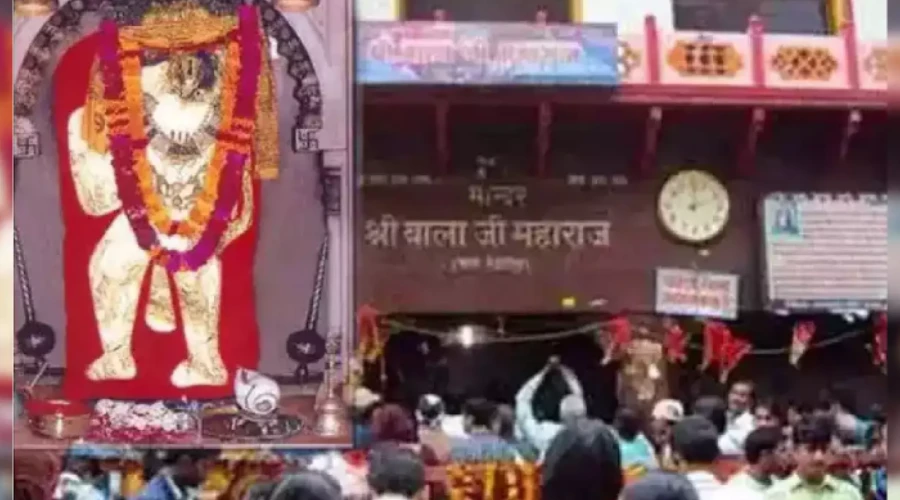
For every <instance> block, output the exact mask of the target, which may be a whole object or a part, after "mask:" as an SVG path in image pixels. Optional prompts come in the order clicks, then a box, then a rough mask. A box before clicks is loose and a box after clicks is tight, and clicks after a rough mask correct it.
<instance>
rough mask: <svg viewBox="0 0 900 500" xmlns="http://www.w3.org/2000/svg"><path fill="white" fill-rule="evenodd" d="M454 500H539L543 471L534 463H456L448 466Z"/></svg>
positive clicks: (449, 484)
mask: <svg viewBox="0 0 900 500" xmlns="http://www.w3.org/2000/svg"><path fill="white" fill-rule="evenodd" d="M446 472H447V489H448V496H449V499H450V500H482V499H491V500H536V499H537V498H538V482H539V470H538V467H537V465H535V464H532V463H527V462H526V463H516V462H511V461H510V462H505V461H504V462H484V463H452V464H450V465H448V466H447V468H446Z"/></svg>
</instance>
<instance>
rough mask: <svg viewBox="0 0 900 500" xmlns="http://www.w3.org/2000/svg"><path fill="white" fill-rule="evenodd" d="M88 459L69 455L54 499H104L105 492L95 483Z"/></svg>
mask: <svg viewBox="0 0 900 500" xmlns="http://www.w3.org/2000/svg"><path fill="white" fill-rule="evenodd" d="M90 469H91V466H90V464H89V463H88V461H87V460H82V459H78V458H72V457H69V458H67V459H66V464H65V465H64V467H63V472H62V473H61V474H60V475H59V479H58V480H57V483H56V490H55V491H54V492H53V500H68V499H74V500H102V499H103V498H104V495H103V492H101V491H100V489H99V488H97V487H96V486H95V485H94V484H93V479H94V477H93V474H92V472H91V470H90Z"/></svg>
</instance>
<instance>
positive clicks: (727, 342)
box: [357, 305, 888, 382]
mask: <svg viewBox="0 0 900 500" xmlns="http://www.w3.org/2000/svg"><path fill="white" fill-rule="evenodd" d="M702 325H703V328H702V332H701V336H702V340H703V342H702V344H701V345H696V344H692V343H691V342H690V339H691V334H690V333H688V332H686V331H685V330H684V329H683V327H682V326H681V324H680V323H679V322H678V321H677V320H675V319H673V318H664V319H663V320H662V335H661V336H660V334H659V329H655V331H651V330H650V329H648V328H646V327H644V326H641V325H636V324H635V323H634V322H633V321H632V320H631V319H630V318H629V317H627V316H624V315H620V316H616V317H614V318H612V319H610V320H608V321H603V322H595V323H590V324H587V325H584V326H580V327H577V328H573V329H569V330H563V331H556V332H547V333H541V334H529V335H520V336H516V335H509V334H508V333H507V332H505V331H496V332H489V333H486V334H483V335H481V336H480V338H479V339H478V340H477V341H476V342H475V343H478V344H490V343H520V342H541V341H548V340H559V339H563V338H567V337H573V336H577V335H586V334H587V335H591V336H593V338H594V340H595V342H597V343H598V345H600V346H601V347H602V348H603V351H604V355H603V359H602V360H601V361H600V362H601V363H602V364H609V363H611V362H613V361H615V360H618V359H621V357H623V356H625V355H626V354H627V350H628V346H629V345H630V344H631V342H632V341H634V340H636V338H642V339H647V338H649V339H651V340H657V341H659V342H660V343H661V344H662V347H663V350H664V353H665V357H666V360H667V361H668V362H669V363H671V364H683V363H686V362H687V360H688V349H699V350H701V351H702V361H701V363H700V366H699V368H700V369H701V370H702V371H706V370H709V369H711V368H712V369H715V370H717V372H718V375H719V379H720V380H721V381H722V382H725V381H726V380H727V379H728V376H729V375H730V374H731V372H732V371H733V370H734V369H735V368H736V367H737V366H738V365H739V364H740V362H741V361H742V360H743V359H744V358H745V357H746V356H748V355H784V354H787V357H788V362H789V363H790V364H791V365H792V366H794V367H798V368H799V366H800V361H801V359H802V358H803V356H804V355H805V354H806V353H807V352H808V351H809V350H810V349H814V348H817V347H825V346H827V345H832V344H836V343H839V342H844V341H846V340H849V339H851V338H855V337H858V336H861V335H865V334H867V333H870V334H871V335H872V337H871V339H872V341H871V343H870V345H869V348H870V350H871V352H872V363H873V364H874V365H875V366H876V367H879V368H880V369H881V370H882V372H884V373H887V343H888V334H887V328H888V324H887V314H886V313H883V312H882V313H878V314H877V315H876V316H875V318H874V321H873V327H872V329H871V331H869V330H867V329H857V330H854V331H850V332H846V333H844V334H842V335H839V336H835V337H831V338H828V339H824V340H822V341H820V342H816V341H815V339H816V333H817V331H816V324H815V322H813V321H807V320H804V321H798V322H797V323H796V324H795V325H794V327H793V331H792V336H791V343H790V345H789V346H788V347H787V348H785V349H755V348H754V346H753V344H752V343H751V342H750V341H748V340H746V339H744V338H741V337H739V336H737V335H735V334H734V333H733V332H732V331H731V329H730V328H729V327H728V325H726V324H725V323H722V322H720V321H712V320H707V321H703V322H702ZM483 330H489V329H483ZM400 331H404V332H415V333H418V334H421V335H427V336H431V337H437V338H439V339H441V340H442V341H443V342H445V343H454V342H456V337H457V335H456V333H455V332H447V331H436V330H429V329H427V328H422V327H420V326H417V325H411V324H405V323H402V322H399V321H395V320H392V319H390V318H389V317H387V316H385V315H382V314H381V313H380V312H379V311H378V310H377V309H375V308H374V307H372V306H370V305H364V306H362V307H361V308H360V309H359V311H358V313H357V333H358V338H357V341H358V342H357V357H358V359H359V361H360V362H366V363H373V362H376V361H378V360H379V359H380V358H381V357H382V354H383V351H384V347H385V344H386V343H387V340H388V338H389V337H390V335H391V333H394V332H400Z"/></svg>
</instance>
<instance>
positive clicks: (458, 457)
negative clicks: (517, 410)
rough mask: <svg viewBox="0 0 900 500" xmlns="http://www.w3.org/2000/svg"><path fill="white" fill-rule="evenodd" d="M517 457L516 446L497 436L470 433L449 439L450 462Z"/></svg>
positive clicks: (502, 459)
mask: <svg viewBox="0 0 900 500" xmlns="http://www.w3.org/2000/svg"><path fill="white" fill-rule="evenodd" d="M518 459H519V454H518V452H517V451H516V447H515V446H513V445H512V444H510V443H509V442H507V441H506V440H504V439H503V438H501V437H499V436H495V435H493V434H489V433H487V432H485V433H472V434H469V437H467V438H463V439H460V438H454V439H452V440H451V447H450V461H451V462H495V461H496V462H505V461H515V460H518Z"/></svg>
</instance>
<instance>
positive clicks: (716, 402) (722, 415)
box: [691, 396, 753, 459]
mask: <svg viewBox="0 0 900 500" xmlns="http://www.w3.org/2000/svg"><path fill="white" fill-rule="evenodd" d="M691 410H692V413H693V414H694V415H700V416H701V417H703V418H705V419H706V420H708V421H709V422H710V423H712V424H713V426H715V428H716V432H718V434H719V453H721V454H722V456H724V457H729V458H732V459H734V458H739V457H741V456H743V454H744V439H745V438H746V436H744V435H743V434H742V432H728V428H729V427H728V425H729V424H728V407H727V406H726V404H725V401H724V400H722V398H720V397H718V396H703V397H700V398H698V399H697V401H695V402H694V404H693V406H692V407H691ZM749 417H750V420H751V421H752V420H753V416H752V415H749Z"/></svg>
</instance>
